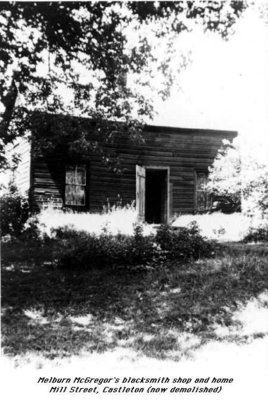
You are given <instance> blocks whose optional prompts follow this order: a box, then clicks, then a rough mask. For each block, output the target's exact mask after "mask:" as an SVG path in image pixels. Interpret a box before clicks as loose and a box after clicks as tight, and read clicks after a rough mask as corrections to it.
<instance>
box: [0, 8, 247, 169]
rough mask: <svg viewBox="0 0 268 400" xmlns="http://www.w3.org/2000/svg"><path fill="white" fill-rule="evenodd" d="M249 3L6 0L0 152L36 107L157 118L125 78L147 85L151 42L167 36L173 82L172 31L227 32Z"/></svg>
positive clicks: (0, 24) (0, 29)
mask: <svg viewBox="0 0 268 400" xmlns="http://www.w3.org/2000/svg"><path fill="white" fill-rule="evenodd" d="M244 8H245V3H244V2H243V1H231V2H223V1H216V2H215V1H205V2H199V1H198V2H194V1H187V2H182V1H178V2H159V3H154V2H79V1H78V2H2V3H1V4H0V43H1V46H0V48H1V50H0V60H1V61H0V85H1V86H0V107H1V108H0V112H2V116H1V120H0V128H1V140H0V151H1V152H2V151H3V149H4V147H5V146H6V145H7V144H8V143H10V142H12V141H13V140H14V139H15V138H16V136H17V135H18V132H19V133H20V134H21V133H22V131H25V129H26V128H27V127H26V125H25V123H24V124H23V126H20V125H21V123H22V122H23V121H24V120H26V119H27V114H29V112H33V111H35V110H39V111H43V112H46V113H51V114H56V113H57V114H58V113H63V114H71V115H83V116H85V117H90V118H94V119H99V120H100V119H112V120H120V121H122V122H124V123H125V128H128V126H129V125H130V127H133V119H135V120H137V121H140V122H142V121H143V117H144V116H152V113H153V109H152V105H151V103H150V99H148V98H146V96H144V94H142V92H141V91H140V90H137V88H136V89H135V87H130V86H129V85H126V84H125V82H124V76H125V74H126V73H132V74H134V75H135V74H136V76H141V75H142V76H143V77H148V79H147V80H146V79H145V80H144V79H143V82H142V83H141V85H143V86H148V85H149V77H150V73H151V65H152V63H153V62H154V61H155V55H154V47H155V46H157V43H156V42H155V43H154V41H155V40H156V39H157V38H158V39H160V38H162V37H166V38H168V39H167V43H168V45H167V48H168V50H167V53H168V55H167V57H166V58H165V59H163V60H161V61H160V63H159V64H158V65H157V69H158V70H161V71H162V72H163V73H164V75H165V77H166V78H167V79H166V85H167V86H168V85H170V84H171V83H172V79H171V75H170V70H169V69H168V62H169V61H170V59H171V58H172V54H173V53H172V52H173V49H172V44H171V43H172V39H173V38H174V35H175V36H176V35H177V34H178V33H180V32H181V31H183V30H189V29H191V26H192V24H193V22H194V23H195V22H197V23H201V24H202V25H203V26H204V29H208V30H213V31H217V32H219V33H220V34H221V35H222V36H223V37H227V35H228V34H229V33H230V30H231V29H232V26H233V24H234V23H235V21H236V19H237V18H238V17H239V16H240V14H241V12H242V11H243V9H244ZM146 29H147V30H146ZM130 30H131V31H132V32H135V35H136V40H135V41H134V43H131V40H129V31H130ZM148 30H149V32H150V33H151V35H147V34H146V32H147V33H148ZM81 75H83V76H84V78H83V79H82V78H81ZM166 89H167V88H164V89H163V88H161V93H162V94H163V93H167V91H166ZM66 93H67V94H68V93H69V94H70V93H71V97H72V102H71V103H70V104H69V105H67V106H66V104H65V97H66ZM15 105H16V107H15ZM14 109H15V110H16V111H14ZM39 115H40V114H39ZM11 121H12V123H11ZM136 128H137V125H136ZM125 131H128V129H125ZM0 161H1V164H3V163H4V161H5V160H4V157H3V156H2V158H1V160H0Z"/></svg>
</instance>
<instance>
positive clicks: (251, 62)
mask: <svg viewBox="0 0 268 400" xmlns="http://www.w3.org/2000/svg"><path fill="white" fill-rule="evenodd" d="M183 35H184V38H183V43H184V46H185V47H186V48H187V44H188V47H189V49H190V51H191V54H192V55H191V58H192V62H191V63H190V64H189V65H188V66H187V68H186V69H185V71H183V72H181V73H180V74H179V75H178V80H179V84H180V87H181V89H180V90H178V88H174V89H173V90H172V93H171V96H170V98H169V99H168V100H167V101H165V102H162V101H161V100H160V99H157V101H156V103H155V106H156V109H157V110H158V116H157V117H156V118H155V119H154V121H153V123H154V124H156V125H168V126H180V127H191V128H205V129H230V130H237V131H238V132H239V134H240V135H241V137H242V138H243V143H244V144H245V145H246V146H247V147H248V148H249V149H250V148H251V149H252V151H253V147H254V151H259V154H260V157H267V158H268V73H267V71H268V24H265V22H264V21H263V20H262V19H261V18H260V16H259V15H258V13H257V11H256V9H255V8H254V7H252V8H249V9H248V11H247V12H246V13H245V15H244V17H243V18H241V19H240V20H239V21H238V22H237V25H236V27H235V33H234V34H233V36H231V38H230V39H229V40H228V41H223V40H222V39H221V38H220V37H219V36H218V35H215V34H212V33H210V34H204V33H203V32H201V30H198V28H197V29H196V30H194V32H192V33H186V34H183ZM181 39H182V37H181ZM178 45H179V43H178ZM252 146H253V147H252ZM255 147H257V148H258V150H256V149H255Z"/></svg>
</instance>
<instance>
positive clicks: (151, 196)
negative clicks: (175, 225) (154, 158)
mask: <svg viewBox="0 0 268 400" xmlns="http://www.w3.org/2000/svg"><path fill="white" fill-rule="evenodd" d="M167 192H168V191H167V170H166V169H150V168H146V180H145V221H146V222H148V223H150V224H161V223H165V222H167V201H168V193H167Z"/></svg>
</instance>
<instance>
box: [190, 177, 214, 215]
mask: <svg viewBox="0 0 268 400" xmlns="http://www.w3.org/2000/svg"><path fill="white" fill-rule="evenodd" d="M194 173H195V199H194V200H195V207H194V208H195V212H197V213H204V212H207V211H210V210H211V208H212V198H211V196H210V195H209V194H208V191H207V190H200V189H198V175H199V174H203V175H205V178H206V181H207V179H208V174H209V172H208V170H206V169H196V170H195V171H194ZM198 192H200V193H204V195H205V207H204V208H200V207H199V206H198Z"/></svg>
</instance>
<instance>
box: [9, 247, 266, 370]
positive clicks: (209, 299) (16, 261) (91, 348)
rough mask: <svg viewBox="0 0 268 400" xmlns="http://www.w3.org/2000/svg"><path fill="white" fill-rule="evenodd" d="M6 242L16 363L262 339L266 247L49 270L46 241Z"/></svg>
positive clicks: (139, 354) (173, 351)
mask: <svg viewBox="0 0 268 400" xmlns="http://www.w3.org/2000/svg"><path fill="white" fill-rule="evenodd" d="M22 245H24V248H19V247H20V246H22ZM11 247H12V246H6V251H4V257H3V270H2V297H3V300H2V313H3V316H2V345H3V351H4V354H5V355H6V356H8V357H11V358H14V357H16V363H17V364H18V365H19V364H24V363H25V362H26V360H27V359H31V358H34V359H35V360H36V362H37V365H39V364H40V367H42V365H45V364H46V362H47V361H48V360H57V361H61V362H62V363H64V362H65V361H66V360H67V359H68V358H70V357H73V356H79V355H81V354H87V353H88V354H106V353H111V352H115V351H120V352H121V353H122V354H123V353H124V352H125V353H131V354H132V356H131V357H132V358H134V359H135V360H138V359H140V358H144V357H147V358H150V359H160V360H166V361H167V360H172V361H176V362H178V361H180V360H191V359H194V358H195V356H196V355H197V354H200V352H202V351H203V350H204V349H206V348H208V347H209V346H210V345H211V344H213V343H214V344H216V345H220V344H224V345H226V347H228V346H229V345H230V344H231V345H236V346H238V347H237V348H239V346H241V345H250V344H252V343H253V342H254V341H256V340H259V339H261V340H262V339H265V338H267V335H268V322H267V321H268V317H267V315H268V314H267V305H268V269H267V255H268V249H267V247H266V246H265V245H245V244H225V245H224V248H221V250H220V251H219V254H217V255H216V257H215V258H212V259H204V260H197V261H192V262H189V263H181V262H180V263H179V262H176V261H175V262H174V261H173V262H169V263H165V264H163V265H157V266H156V265H151V266H147V267H146V268H138V269H135V270H132V269H131V270H130V269H127V268H121V269H118V270H114V269H112V268H106V269H104V270H101V271H98V270H95V271H94V270H93V271H89V272H83V273H81V272H79V273H66V272H63V271H60V270H57V269H56V268H55V267H54V264H53V262H52V260H51V258H52V253H53V252H52V250H51V249H49V248H46V246H45V245H44V246H43V247H40V249H39V251H38V250H37V249H30V248H27V247H25V243H24V244H17V248H16V249H14V246H13V248H11ZM25 251H26V252H28V256H29V258H28V259H30V260H31V262H28V263H27V264H26V263H25V262H23V261H22V260H21V258H23V257H24V256H25V254H24V253H25ZM34 251H35V252H36V253H37V252H38V256H36V260H35V259H34V258H32V259H31V252H32V253H33V254H34ZM38 359H40V363H38Z"/></svg>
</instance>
